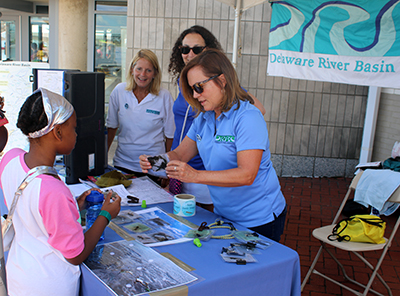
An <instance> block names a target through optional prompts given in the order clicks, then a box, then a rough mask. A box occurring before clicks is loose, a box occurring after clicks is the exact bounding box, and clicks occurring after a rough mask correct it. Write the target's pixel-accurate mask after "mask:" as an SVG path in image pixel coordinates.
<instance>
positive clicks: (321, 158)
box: [0, 0, 400, 177]
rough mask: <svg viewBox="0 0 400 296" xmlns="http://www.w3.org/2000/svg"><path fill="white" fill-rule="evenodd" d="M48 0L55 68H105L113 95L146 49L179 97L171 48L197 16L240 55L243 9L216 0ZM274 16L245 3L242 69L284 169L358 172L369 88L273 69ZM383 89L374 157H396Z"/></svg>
mask: <svg viewBox="0 0 400 296" xmlns="http://www.w3.org/2000/svg"><path fill="white" fill-rule="evenodd" d="M18 1H22V0H18ZM23 2H28V1H23ZM29 2H30V1H29ZM1 3H2V1H1V0H0V7H2V5H1ZM34 5H37V3H34ZM48 7H49V9H48V17H49V20H50V22H49V23H50V41H49V58H50V64H51V67H52V68H53V67H54V68H66V69H81V70H87V71H107V73H108V78H107V79H106V80H107V81H106V94H108V93H109V92H110V91H111V90H112V89H113V87H114V86H115V85H116V84H117V83H118V82H120V81H123V80H124V76H125V69H126V67H127V65H128V63H129V61H130V59H131V58H132V57H133V55H134V54H135V53H136V52H137V51H138V50H140V49H141V48H148V49H151V50H153V51H154V52H155V53H156V55H157V56H158V58H159V62H160V65H161V67H162V69H163V72H162V77H163V79H162V83H163V87H165V88H167V89H169V90H170V92H171V93H172V94H173V96H174V97H176V94H177V86H176V85H175V84H174V83H173V82H172V81H171V77H170V76H169V74H168V72H167V69H168V63H169V58H170V54H171V49H172V47H173V44H174V42H175V40H176V39H177V37H178V36H179V34H180V33H181V32H182V31H183V30H184V29H186V28H188V27H190V26H192V25H195V24H197V25H202V26H204V27H206V28H207V29H209V30H210V31H211V32H212V33H213V34H214V35H215V36H216V37H217V38H218V40H219V41H220V43H221V45H222V47H223V49H224V51H225V53H226V54H227V55H228V57H229V58H231V57H232V52H233V33H234V19H235V10H234V9H233V8H232V7H230V6H228V5H226V4H224V3H221V2H219V1H216V0H128V1H95V0H49V1H48ZM10 12H14V11H13V10H9V12H8V13H10ZM21 14H29V13H21ZM3 15H4V14H3ZM270 16H271V6H270V4H269V3H268V2H264V3H263V4H260V5H257V6H255V7H252V8H250V9H248V10H246V11H244V12H243V14H242V19H241V22H240V34H239V45H240V46H241V50H240V54H241V55H240V57H239V58H238V62H237V73H238V76H239V79H240V82H241V84H242V86H243V87H244V88H246V89H247V90H249V91H250V92H251V93H253V94H254V95H255V96H256V97H257V98H258V99H259V100H260V101H261V102H262V103H263V105H264V107H265V108H266V110H267V112H266V114H265V116H264V118H265V121H266V124H267V126H268V130H269V139H270V150H271V153H272V161H273V164H274V167H275V169H276V171H277V174H278V175H279V176H307V177H325V176H326V177H333V176H341V177H343V176H346V177H351V176H352V174H353V173H354V171H355V166H356V165H357V164H358V162H359V161H358V159H359V156H360V149H361V148H360V147H361V142H362V137H363V127H364V120H365V114H366V106H367V97H368V87H366V86H356V85H347V84H338V83H330V82H315V81H306V80H297V79H288V78H281V77H272V76H268V75H267V74H266V72H267V60H268V35H269V28H270ZM122 19H125V24H124V22H123V20H122ZM121 20H122V21H121ZM111 22H112V25H111ZM25 23H26V21H25ZM21 26H24V24H23V23H21ZM102 26H103V27H102ZM107 26H109V27H107ZM22 43H23V42H21V44H22ZM109 45H111V49H113V48H114V56H115V57H116V58H115V59H113V61H112V62H110V61H107V60H104V61H103V58H104V56H105V55H106V54H107V50H108V48H109ZM21 46H22V47H24V45H21ZM115 48H117V49H118V48H119V49H118V50H117V51H115ZM24 51H27V50H26V49H23V50H22V52H24ZM100 56H101V58H100ZM21 57H22V59H24V58H26V56H24V55H21ZM100 62H101V63H100ZM399 87H400V86H399ZM380 97H381V99H380V105H379V112H378V121H377V125H376V133H375V140H374V145H373V153H372V159H371V161H374V160H384V159H386V158H388V157H389V156H390V152H391V149H392V146H393V144H394V142H395V141H396V140H399V141H400V124H399V123H400V116H399V115H398V114H399V113H398V112H397V111H398V110H399V109H400V101H399V99H400V90H398V89H382V92H381V96H380ZM106 101H107V99H106Z"/></svg>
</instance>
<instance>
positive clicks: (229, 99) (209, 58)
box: [180, 49, 254, 115]
mask: <svg viewBox="0 0 400 296" xmlns="http://www.w3.org/2000/svg"><path fill="white" fill-rule="evenodd" d="M194 67H200V68H201V70H202V72H203V74H204V75H205V76H207V77H212V76H214V75H219V76H218V77H217V78H215V79H213V81H214V82H215V83H216V84H217V85H218V86H219V88H220V89H221V91H222V93H223V94H224V95H223V98H222V102H221V110H222V112H226V111H228V110H229V109H231V108H232V106H233V105H234V104H238V108H239V106H240V102H241V101H250V103H252V104H254V100H253V99H252V98H251V97H250V96H249V95H248V94H247V92H246V91H245V90H244V89H243V88H242V87H241V86H240V83H239V79H238V77H237V74H236V71H235V69H234V68H233V66H232V63H231V62H230V61H229V59H228V58H227V57H226V55H225V54H224V53H223V52H221V51H219V50H217V49H207V50H205V51H203V52H202V53H201V54H199V55H198V56H196V57H195V58H194V59H192V60H190V62H189V63H188V64H187V65H186V66H185V68H183V71H182V73H181V77H180V83H181V88H182V94H183V96H184V98H185V100H186V101H187V102H188V103H189V104H190V105H191V106H192V108H194V109H196V111H197V114H196V115H199V114H200V112H205V111H204V109H203V106H202V105H201V104H200V103H199V101H198V100H197V99H195V98H194V97H193V90H192V87H191V86H190V85H189V82H188V80H187V74H188V72H189V71H190V70H191V69H193V68H194ZM221 74H224V77H225V82H226V83H225V86H224V85H223V83H222V81H221V80H220V75H221Z"/></svg>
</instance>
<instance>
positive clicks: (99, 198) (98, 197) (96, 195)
mask: <svg viewBox="0 0 400 296" xmlns="http://www.w3.org/2000/svg"><path fill="white" fill-rule="evenodd" d="M103 200H104V195H103V194H101V193H100V192H98V191H95V190H93V191H92V192H90V194H89V195H88V196H86V201H88V202H103Z"/></svg>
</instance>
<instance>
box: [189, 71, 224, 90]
mask: <svg viewBox="0 0 400 296" xmlns="http://www.w3.org/2000/svg"><path fill="white" fill-rule="evenodd" d="M219 75H221V74H218V75H214V76H211V77H210V78H208V79H206V80H204V81H200V82H197V83H195V84H193V85H192V89H193V90H194V91H195V92H197V93H198V94H201V93H202V92H203V91H204V89H203V85H204V84H206V83H207V82H209V81H210V80H213V79H215V78H217V77H218V76H219Z"/></svg>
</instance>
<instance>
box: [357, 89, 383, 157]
mask: <svg viewBox="0 0 400 296" xmlns="http://www.w3.org/2000/svg"><path fill="white" fill-rule="evenodd" d="M380 98H381V88H380V87H376V86H370V87H369V90H368V99H367V110H366V112H365V120H364V130H363V137H362V143H361V153H360V163H366V162H370V161H371V158H372V147H373V145H374V138H375V130H376V120H377V118H378V110H379V101H380Z"/></svg>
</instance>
